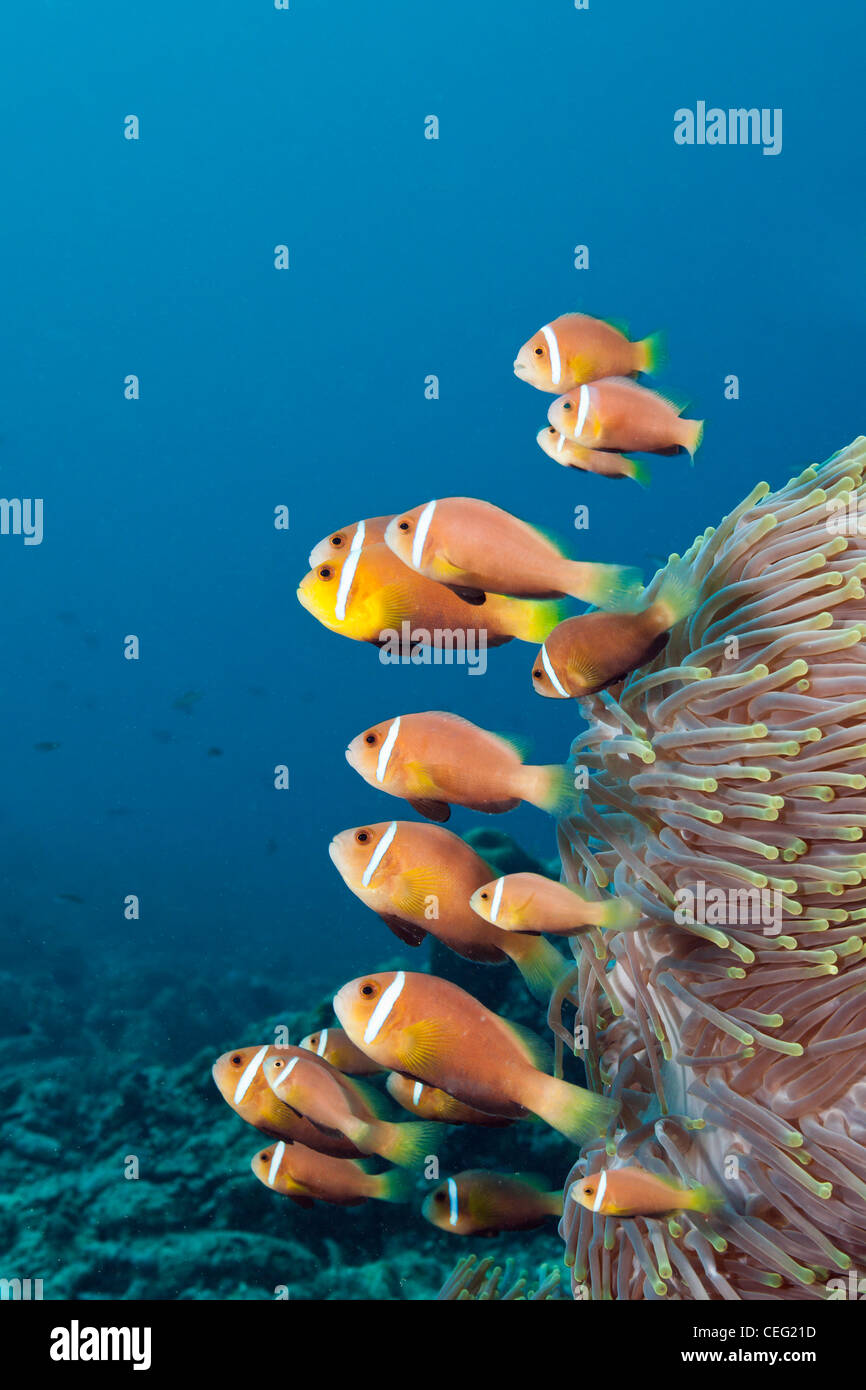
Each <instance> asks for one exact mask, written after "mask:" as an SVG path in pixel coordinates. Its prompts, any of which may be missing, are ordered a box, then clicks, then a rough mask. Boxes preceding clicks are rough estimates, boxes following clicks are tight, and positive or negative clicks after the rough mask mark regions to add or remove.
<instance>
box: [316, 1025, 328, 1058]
mask: <svg viewBox="0 0 866 1390" xmlns="http://www.w3.org/2000/svg"><path fill="white" fill-rule="evenodd" d="M327 1046H328V1029H327V1028H323V1029H322V1032H321V1035H320V1037H319V1046H318V1047H317V1048H316V1056H317V1057H324V1055H325V1048H326V1047H327Z"/></svg>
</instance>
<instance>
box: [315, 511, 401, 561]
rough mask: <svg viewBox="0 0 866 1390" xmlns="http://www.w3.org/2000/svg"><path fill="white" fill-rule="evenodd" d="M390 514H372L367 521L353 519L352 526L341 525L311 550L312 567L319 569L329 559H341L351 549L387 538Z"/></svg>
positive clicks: (373, 543)
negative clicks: (386, 531)
mask: <svg viewBox="0 0 866 1390" xmlns="http://www.w3.org/2000/svg"><path fill="white" fill-rule="evenodd" d="M390 520H391V518H390V516H371V517H368V519H367V520H366V521H353V522H352V525H351V526H341V527H340V529H339V531H332V532H331V533H330V535H328V536H325V538H324V540H321V541H319V543H318V545H314V546H313V548H312V550H311V551H310V569H311V570H314V569H317V568H318V566H319V565H324V564H325V563H326V562H327V561H328V560H340V559H342V557H343V556H344V555H348V553H349V551H350V550H360V549H361V548H362V547H363V546H365V545H375V544H376V543H377V542H381V541H383V540H384V539H385V527H386V526H387V525H388V522H389V521H390Z"/></svg>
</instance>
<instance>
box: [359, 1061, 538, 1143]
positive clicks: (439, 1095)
mask: <svg viewBox="0 0 866 1390" xmlns="http://www.w3.org/2000/svg"><path fill="white" fill-rule="evenodd" d="M385 1088H386V1090H387V1092H388V1094H389V1095H390V1096H392V1097H393V1099H394V1100H395V1101H396V1102H397V1104H398V1105H402V1107H403V1109H404V1110H408V1111H409V1113H410V1114H411V1115H421V1116H422V1117H423V1118H424V1119H425V1120H435V1121H436V1123H437V1124H446V1125H482V1126H484V1127H485V1128H488V1129H489V1128H493V1129H499V1128H501V1127H502V1126H503V1125H510V1124H512V1123H513V1121H512V1120H511V1119H508V1118H506V1116H504V1115H488V1114H486V1113H485V1111H483V1110H474V1109H473V1108H472V1106H471V1105H464V1104H463V1102H462V1101H460V1100H455V1099H454V1097H453V1096H449V1095H448V1094H447V1093H446V1092H445V1091H440V1090H439V1089H438V1087H436V1086H425V1085H424V1082H423V1081H413V1080H412V1078H411V1076H401V1074H400V1072H398V1071H392V1072H389V1073H388V1080H387V1081H386V1082H385Z"/></svg>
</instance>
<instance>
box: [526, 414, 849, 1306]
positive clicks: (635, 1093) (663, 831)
mask: <svg viewBox="0 0 866 1390" xmlns="http://www.w3.org/2000/svg"><path fill="white" fill-rule="evenodd" d="M864 467H866V441H864V440H863V439H858V440H857V441H855V443H854V444H852V445H851V446H850V447H849V448H848V449H846V450H844V451H842V452H841V453H839V454H837V455H835V456H834V457H833V458H831V459H829V460H828V461H827V462H826V463H825V464H823V465H821V466H820V467H809V468H807V469H806V470H805V471H804V472H803V473H801V474H800V475H799V476H798V477H796V478H792V479H791V480H790V482H788V483H787V484H786V486H784V487H783V488H781V489H780V490H779V491H778V492H775V493H771V492H770V488H769V486H768V485H767V484H766V483H760V484H758V486H757V487H755V488H754V489H753V490H752V492H751V493H750V494H749V496H748V497H746V498H745V499H744V500H743V502H741V503H740V505H739V506H738V507H736V508H735V510H734V511H732V512H731V513H730V515H729V516H727V517H725V519H724V520H723V521H722V522H721V524H720V525H719V526H718V527H717V528H716V529H710V530H708V531H706V532H705V533H704V534H703V535H701V536H699V537H698V538H697V539H696V540H695V542H694V544H693V545H692V546H691V547H690V548H689V550H688V551H687V552H686V554H685V556H683V557H682V561H681V560H680V557H678V556H672V557H671V561H670V563H669V565H668V567H667V568H668V570H669V569H670V567H671V565H674V564H676V565H677V566H678V568H681V569H684V570H685V575H686V577H687V578H688V579H689V580H690V582H691V583H692V584H693V585H694V586H696V588H697V594H698V598H697V604H696V606H695V608H694V610H693V612H692V613H691V616H689V617H687V618H685V619H683V620H682V621H680V622H678V623H677V624H676V626H675V627H674V628H673V630H672V631H671V634H670V638H669V641H668V643H667V646H666V647H665V649H664V650H663V651H662V652H661V653H660V654H659V655H658V656H656V657H655V658H654V659H653V660H651V661H650V662H648V663H647V664H646V665H644V666H642V667H641V668H640V669H638V670H636V671H634V672H632V674H631V675H629V676H628V678H627V679H626V680H625V681H624V682H622V683H621V684H620V685H618V686H615V687H613V688H612V689H611V690H609V691H605V692H601V693H600V694H598V695H595V696H593V697H591V698H589V699H586V700H584V701H582V702H581V712H582V714H583V715H584V716H585V718H586V720H587V722H588V725H589V728H588V731H587V732H586V733H585V734H583V735H581V736H580V737H579V738H578V739H577V741H576V742H575V744H574V747H573V755H574V758H575V761H576V764H577V770H578V773H579V774H580V775H579V776H578V785H579V786H580V787H581V788H582V795H581V798H580V803H579V809H578V814H576V815H575V816H574V817H573V818H571V819H569V820H567V821H564V822H562V823H561V824H560V826H559V830H558V836H559V846H560V853H561V857H562V864H563V872H564V876H565V878H566V879H567V880H568V881H569V882H573V883H576V884H579V885H580V886H581V888H582V889H583V891H584V892H587V893H590V894H592V895H595V896H598V897H601V896H603V895H604V893H605V892H606V891H608V890H609V889H610V888H612V889H613V891H614V892H616V893H618V894H620V895H622V896H625V897H627V898H629V899H630V900H631V901H633V902H635V903H636V904H637V905H638V906H639V907H640V909H641V912H642V917H641V920H640V923H639V924H638V926H637V928H636V929H635V930H633V931H629V932H618V933H602V932H600V931H598V930H593V931H591V932H589V933H586V934H584V935H581V936H580V937H576V938H574V939H573V950H574V954H575V960H576V964H575V969H574V972H573V974H572V975H571V976H570V977H569V978H568V979H566V980H564V981H563V983H562V986H561V988H560V989H559V991H558V992H557V996H556V997H555V998H554V1000H553V1002H552V1004H551V1011H550V1015H549V1021H550V1024H551V1026H552V1028H553V1030H554V1034H555V1036H556V1038H557V1045H558V1049H559V1050H560V1052H561V1049H562V1047H563V1046H569V1047H571V1048H573V1049H574V1050H575V1051H576V1052H578V1053H579V1055H581V1056H582V1057H583V1059H584V1062H585V1065H586V1068H587V1074H588V1077H589V1079H590V1084H591V1085H594V1086H595V1088H596V1089H599V1090H604V1091H606V1092H607V1093H608V1094H610V1095H613V1096H615V1097H617V1098H618V1099H619V1100H620V1101H621V1112H620V1116H619V1119H618V1120H617V1121H616V1122H615V1124H614V1125H613V1126H612V1127H611V1130H610V1132H609V1133H608V1134H607V1135H606V1136H605V1137H604V1138H602V1139H600V1140H598V1141H597V1142H595V1143H594V1144H591V1145H589V1146H588V1147H587V1148H585V1149H584V1150H583V1152H582V1154H581V1156H580V1159H579V1160H578V1162H577V1163H576V1164H575V1166H574V1168H573V1169H572V1172H571V1174H570V1175H569V1179H568V1182H567V1185H566V1201H565V1208H564V1213H563V1218H562V1223H561V1226H560V1231H561V1234H562V1236H563V1239H564V1241H565V1244H566V1262H567V1264H569V1265H570V1266H571V1267H572V1288H573V1292H574V1294H575V1296H576V1297H583V1298H592V1299H604V1298H625V1299H632V1298H648V1299H657V1298H661V1297H664V1296H667V1297H669V1298H670V1297H673V1298H681V1299H762V1298H807V1299H808V1298H828V1297H831V1296H833V1291H834V1289H835V1288H836V1287H839V1286H842V1285H844V1284H845V1283H847V1280H846V1278H845V1271H846V1270H848V1269H849V1268H850V1267H851V1266H852V1265H853V1266H855V1267H860V1268H862V1267H863V1265H864V1263H866V1114H864V1113H863V1110H864V1102H866V1082H864V1066H866V1062H864V1058H866V950H864V934H866V853H863V852H862V851H861V848H860V845H859V843H858V842H859V841H861V840H862V838H863V827H864V826H866V775H864V774H866V664H864V650H866V649H864V644H863V642H862V640H861V639H862V637H863V634H864V632H866V601H864V590H863V586H862V583H861V580H862V577H863V576H864V575H866V540H864V536H863V535H861V534H860V530H859V527H858V525H857V506H858V503H859V504H860V506H861V508H863V510H864V511H866V506H864V503H866V486H864V483H863V471H864ZM864 530H866V523H864ZM666 572H667V571H665V570H663V571H660V572H659V574H657V575H656V576H655V579H654V580H653V581H652V584H651V585H650V597H651V596H652V594H653V593H655V592H657V591H658V588H659V587H660V585H661V583H662V581H663V579H664V576H665V573H666ZM581 769H585V772H581ZM575 989H576V992H577V994H578V996H579V999H580V1008H579V1010H578V1013H577V1016H576V1017H577V1022H578V1023H579V1025H580V1026H579V1029H578V1030H577V1032H576V1033H572V1032H570V1031H569V1029H568V1028H567V1027H566V1025H565V1023H564V1022H563V1018H562V1011H563V1007H565V1004H564V1001H566V999H567V991H570V990H575ZM635 1163H637V1164H640V1165H641V1166H642V1167H644V1168H647V1169H650V1170H652V1171H655V1172H657V1173H659V1174H660V1175H663V1176H666V1177H672V1178H675V1179H677V1180H678V1181H679V1182H683V1183H686V1184H691V1183H693V1182H695V1181H697V1182H699V1183H706V1184H708V1185H709V1186H710V1187H712V1188H713V1189H714V1190H715V1191H716V1193H717V1194H718V1195H719V1196H721V1197H723V1198H724V1206H723V1207H722V1208H721V1209H720V1211H718V1212H717V1213H716V1214H714V1215H713V1216H712V1217H707V1216H702V1215H699V1214H698V1213H696V1212H689V1213H677V1214H676V1215H675V1216H673V1217H671V1218H670V1219H659V1220H657V1219H643V1218H641V1219H630V1220H622V1219H617V1218H610V1217H605V1216H602V1215H594V1214H593V1213H592V1212H590V1211H587V1210H586V1209H585V1208H584V1207H582V1206H580V1205H578V1204H576V1203H575V1201H574V1200H573V1198H572V1197H571V1196H570V1195H569V1189H570V1185H571V1183H572V1182H574V1181H575V1180H576V1179H577V1178H579V1177H582V1176H583V1175H584V1174H586V1173H591V1172H595V1171H597V1170H599V1169H600V1168H603V1167H607V1168H609V1167H616V1166H622V1165H626V1164H635ZM834 1280H836V1281H837V1283H836V1284H834V1282H833V1281H834ZM828 1285H829V1287H828ZM836 1296H839V1295H838V1294H837V1295H836ZM842 1296H844V1294H843V1295H842Z"/></svg>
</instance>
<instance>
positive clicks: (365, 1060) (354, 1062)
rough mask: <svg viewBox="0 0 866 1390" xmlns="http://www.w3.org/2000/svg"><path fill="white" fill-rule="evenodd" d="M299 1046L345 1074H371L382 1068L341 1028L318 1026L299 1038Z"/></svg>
mask: <svg viewBox="0 0 866 1390" xmlns="http://www.w3.org/2000/svg"><path fill="white" fill-rule="evenodd" d="M300 1046H301V1047H303V1048H304V1049H305V1050H306V1051H307V1052H315V1054H316V1056H317V1057H324V1059H325V1061H326V1062H330V1063H331V1066H332V1067H338V1068H339V1070H340V1071H342V1072H345V1073H346V1075H347V1076H373V1075H375V1073H376V1072H380V1071H382V1070H383V1068H382V1067H380V1066H377V1065H376V1063H375V1062H371V1061H370V1058H369V1057H365V1055H364V1053H363V1052H362V1051H361V1049H360V1047H356V1046H355V1044H354V1043H353V1042H352V1039H351V1038H350V1037H349V1035H348V1033H346V1032H345V1030H344V1029H342V1028H335V1027H332V1028H320V1029H319V1031H318V1033H308V1034H307V1036H306V1037H305V1038H301V1041H300Z"/></svg>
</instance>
